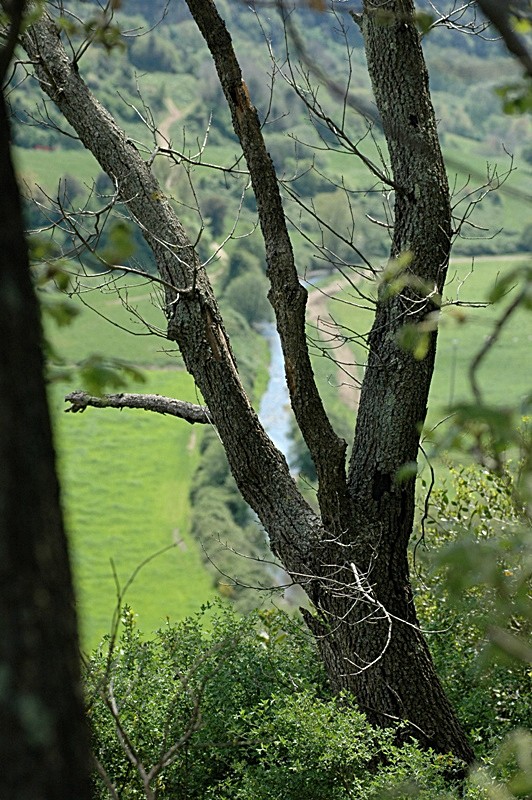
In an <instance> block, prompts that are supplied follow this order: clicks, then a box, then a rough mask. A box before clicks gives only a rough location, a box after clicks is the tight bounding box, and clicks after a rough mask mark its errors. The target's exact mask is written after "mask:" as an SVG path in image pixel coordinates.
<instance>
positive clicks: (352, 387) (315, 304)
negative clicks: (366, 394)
mask: <svg viewBox="0 0 532 800" xmlns="http://www.w3.org/2000/svg"><path fill="white" fill-rule="evenodd" d="M348 286H349V282H348V280H347V279H346V278H338V279H337V280H335V281H333V282H332V283H331V284H329V285H328V286H327V287H326V288H325V289H320V288H318V287H316V288H314V289H312V290H311V292H310V294H309V298H308V302H307V319H308V322H309V323H310V324H311V325H314V326H315V327H316V329H317V331H318V333H319V334H320V335H321V338H323V339H324V341H328V340H329V339H330V338H331V336H333V335H334V333H335V332H336V331H337V327H336V325H335V323H334V322H333V319H332V316H331V314H330V313H329V303H330V302H331V299H332V298H333V297H335V295H337V294H340V292H342V291H344V289H346V288H347V287H348ZM336 352H337V355H338V360H339V361H341V362H342V364H344V365H345V367H343V366H342V365H337V367H336V375H335V380H336V383H337V385H338V393H339V395H340V399H341V400H342V402H343V403H345V405H346V406H347V407H348V408H350V409H357V408H358V401H359V399H360V385H359V382H360V380H361V378H362V376H361V372H360V368H359V367H356V366H354V361H355V357H354V354H353V351H352V350H351V348H350V347H349V345H348V344H347V342H346V343H344V344H342V345H341V347H339V348H338V350H337V351H336ZM347 373H349V374H347ZM353 378H355V380H353Z"/></svg>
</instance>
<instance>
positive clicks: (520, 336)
mask: <svg viewBox="0 0 532 800" xmlns="http://www.w3.org/2000/svg"><path fill="white" fill-rule="evenodd" d="M529 262H530V255H529V254H516V255H512V256H484V257H479V258H477V259H474V260H472V259H471V258H461V259H453V260H452V262H451V266H450V268H449V275H448V281H447V285H446V289H445V292H444V308H443V310H442V314H441V322H440V331H439V334H438V348H437V357H436V369H435V373H434V378H433V382H432V389H431V394H430V399H429V413H428V419H427V425H428V427H431V426H433V425H436V424H437V423H438V422H439V421H441V420H442V419H443V418H444V417H445V416H446V413H447V408H448V407H449V405H451V404H452V403H455V402H459V401H467V400H471V399H472V393H471V387H470V383H469V378H468V368H469V365H470V363H471V361H472V359H473V358H474V356H475V355H476V353H477V352H478V351H479V350H480V348H481V347H482V346H483V344H484V342H485V340H486V337H487V336H489V335H490V333H491V332H492V330H493V326H494V324H495V323H496V321H497V319H498V318H499V316H500V315H501V314H502V312H503V310H504V309H505V308H506V306H507V305H508V304H509V303H510V302H511V299H512V293H511V292H510V294H509V295H508V297H507V298H505V299H503V300H502V301H501V302H500V303H498V304H497V305H485V301H486V299H487V296H488V294H489V292H490V289H491V288H492V287H493V286H494V285H495V284H496V282H497V280H499V279H500V278H501V277H502V276H504V275H505V274H507V272H508V271H510V270H512V269H514V268H515V267H517V266H519V265H521V264H525V263H529ZM333 285H334V283H333ZM454 301H459V302H460V303H468V302H469V303H473V304H475V305H476V304H479V306H481V305H482V304H484V306H483V307H472V306H470V307H468V306H467V305H460V306H456V305H450V304H449V305H447V303H452V302H454ZM362 304H363V301H362V300H361V299H360V297H359V296H358V295H357V292H356V290H355V289H353V288H349V289H346V290H344V291H343V292H341V293H339V294H337V295H336V296H335V297H334V298H333V299H332V300H330V301H329V311H330V313H331V314H332V315H333V317H334V319H335V320H336V321H337V322H338V323H339V324H340V325H341V326H343V327H342V330H343V332H344V333H345V334H346V335H348V336H349V335H352V336H353V334H354V333H355V332H356V333H359V334H365V333H367V332H368V331H369V329H370V327H371V323H372V312H371V311H370V310H368V309H364V308H361V307H360V306H361V305H362ZM350 348H351V351H352V353H353V360H354V361H355V362H357V364H358V366H357V367H355V368H354V371H355V372H356V373H357V374H358V375H361V374H362V371H363V364H364V363H365V358H366V351H365V349H364V347H363V346H362V345H361V344H360V343H359V342H357V340H356V338H353V340H352V341H351V343H350ZM531 352H532V316H531V315H530V312H528V311H526V310H524V309H519V310H517V311H516V313H515V314H513V315H512V317H511V319H510V320H509V322H508V324H507V325H505V326H504V328H503V330H502V333H501V335H500V337H499V339H498V341H497V343H496V345H495V346H494V347H493V348H492V349H491V351H490V352H489V353H488V355H487V357H486V358H485V360H484V361H483V363H482V365H481V367H480V369H479V372H478V377H479V381H480V386H481V390H482V393H483V396H484V398H485V400H486V402H488V403H493V404H497V405H500V406H506V405H509V406H511V405H513V406H515V405H516V404H518V403H519V402H520V400H522V399H523V398H524V397H525V396H526V395H528V394H529V393H530V390H531V384H530V376H531V369H532V359H531V357H530V353H531ZM343 357H344V358H345V357H346V356H345V355H344V356H343ZM329 371H330V368H329Z"/></svg>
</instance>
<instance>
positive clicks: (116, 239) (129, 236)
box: [98, 220, 136, 264]
mask: <svg viewBox="0 0 532 800" xmlns="http://www.w3.org/2000/svg"><path fill="white" fill-rule="evenodd" d="M135 249H136V246H135V239H134V237H133V231H132V229H131V226H130V225H128V223H127V222H124V221H123V220H119V221H117V222H114V223H113V225H112V226H111V227H110V229H109V234H108V239H107V244H106V246H105V247H104V248H103V250H101V251H100V253H99V254H98V255H99V256H100V257H101V258H102V259H103V260H104V261H105V262H106V263H107V264H120V263H122V262H124V261H127V260H128V259H129V258H131V256H132V255H133V254H134V252H135Z"/></svg>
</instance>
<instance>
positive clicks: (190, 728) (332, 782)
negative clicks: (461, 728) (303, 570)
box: [86, 608, 452, 800]
mask: <svg viewBox="0 0 532 800" xmlns="http://www.w3.org/2000/svg"><path fill="white" fill-rule="evenodd" d="M209 614H211V615H212V616H211V617H210V618H209ZM86 683H87V697H88V705H89V719H90V723H91V728H92V737H93V738H92V741H93V751H94V754H95V756H96V758H97V759H98V762H99V764H100V772H103V771H104V770H105V774H106V776H107V780H108V782H110V783H112V784H113V785H114V786H115V787H116V788H117V790H119V794H120V796H121V797H128V798H135V797H144V796H146V790H145V786H143V782H142V779H141V777H140V773H141V769H144V771H145V773H147V772H149V771H150V770H152V776H153V777H152V780H151V781H150V787H151V789H152V790H154V791H155V790H156V791H157V797H158V798H159V800H166V798H168V800H170V798H172V799H173V798H177V797H187V798H188V800H196V798H197V800H200V799H201V800H279V798H283V799H284V800H303V799H304V800H325V799H327V800H344V798H345V800H348V798H352V797H356V798H357V800H370V798H372V799H374V800H377V798H380V797H383V792H384V791H385V790H386V789H387V788H388V787H390V786H392V785H394V786H395V787H397V786H398V785H401V787H402V788H401V793H399V794H398V793H397V792H396V793H395V794H394V795H393V796H394V797H408V796H409V795H410V788H411V786H412V784H413V782H414V781H416V783H417V789H416V792H417V795H416V796H417V797H420V798H424V799H426V800H429V798H430V800H435V798H437V797H438V796H440V792H443V791H444V790H445V788H446V786H445V781H444V777H443V773H444V770H445V769H448V768H450V767H451V766H452V765H451V761H450V760H449V759H448V758H447V757H437V756H434V755H433V754H430V753H429V754H424V753H422V752H421V751H420V750H419V748H418V747H417V745H415V744H407V745H404V746H402V747H398V746H396V745H395V744H394V734H395V731H394V729H393V728H391V729H388V730H386V731H381V730H375V729H373V728H372V727H371V726H370V725H369V724H368V722H367V721H366V719H365V717H364V715H363V714H361V713H360V712H359V711H357V710H356V709H355V708H353V707H352V705H351V703H350V702H348V698H346V697H340V698H336V699H334V698H332V697H331V695H330V692H329V690H328V688H327V686H326V683H325V680H324V675H323V672H322V669H321V666H320V662H319V659H318V658H317V657H316V652H315V650H314V647H313V645H312V644H311V640H310V638H309V636H308V634H307V633H306V631H304V630H303V629H302V627H301V626H300V624H299V623H297V622H294V621H293V620H292V619H290V618H289V617H287V616H286V615H284V614H281V613H280V612H266V613H261V612H254V613H253V614H251V615H249V616H248V617H247V618H245V619H239V618H237V617H236V616H234V615H233V614H232V613H231V612H229V611H228V610H226V609H215V610H214V611H213V609H211V608H206V609H204V610H203V612H202V613H201V614H199V615H197V616H196V617H194V618H191V619H188V620H186V621H185V622H183V623H180V624H178V625H168V626H167V627H166V628H164V629H162V630H160V631H158V632H157V633H156V634H155V636H154V638H153V639H151V640H149V641H146V640H144V639H143V638H142V636H141V634H140V633H139V631H138V630H137V629H136V627H135V622H134V616H133V614H132V613H131V611H129V610H127V609H126V610H125V612H124V614H123V620H122V633H121V637H120V640H119V641H118V642H117V643H115V645H114V646H112V641H107V642H106V643H105V644H104V645H103V646H102V647H101V648H100V649H99V650H98V651H97V652H96V653H95V654H94V655H93V657H92V659H91V660H90V662H89V663H88V665H87V670H86ZM113 708H114V718H113V713H112V710H111V709H113ZM117 725H118V727H119V729H120V733H119V735H117ZM120 738H121V739H122V742H123V744H121V743H120ZM126 743H127V744H126ZM128 747H129V750H130V757H129V759H128V757H127V756H126V753H125V752H124V751H125V749H127V748H128ZM165 754H168V755H167V758H166V760H167V761H168V764H167V765H166V766H164V767H163V766H162V764H163V763H164V762H165ZM140 765H142V767H141V766H140ZM157 765H159V766H157ZM94 783H95V785H94V798H95V800H96V799H97V798H102V800H103V798H104V797H107V796H108V795H107V790H106V788H105V786H104V783H103V781H102V780H101V779H100V778H98V777H97V776H95V778H94ZM409 787H410V788H409Z"/></svg>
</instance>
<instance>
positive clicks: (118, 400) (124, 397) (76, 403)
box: [65, 391, 211, 425]
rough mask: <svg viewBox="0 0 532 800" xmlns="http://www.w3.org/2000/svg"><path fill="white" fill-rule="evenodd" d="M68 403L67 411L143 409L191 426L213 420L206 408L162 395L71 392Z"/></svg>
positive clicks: (68, 395)
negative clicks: (100, 394)
mask: <svg viewBox="0 0 532 800" xmlns="http://www.w3.org/2000/svg"><path fill="white" fill-rule="evenodd" d="M65 401H66V402H67V403H71V406H70V408H66V409H65V411H72V412H73V413H74V414H76V413H77V412H78V411H80V412H81V411H85V409H86V408H88V407H89V406H92V408H142V409H143V410H144V411H154V412H155V413H156V414H168V415H169V416H171V417H178V419H184V420H185V422H189V423H190V424H191V425H194V423H196V422H198V423H199V424H200V425H209V424H210V422H211V418H210V416H209V410H208V408H207V407H206V406H199V405H196V404H195V403H188V402H186V401H185V400H174V399H173V398H172V397H164V396H163V395H160V394H129V393H128V392H120V394H104V395H102V396H101V397H93V396H92V395H90V394H88V393H87V392H79V391H78V392H70V394H67V395H66V397H65Z"/></svg>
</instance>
